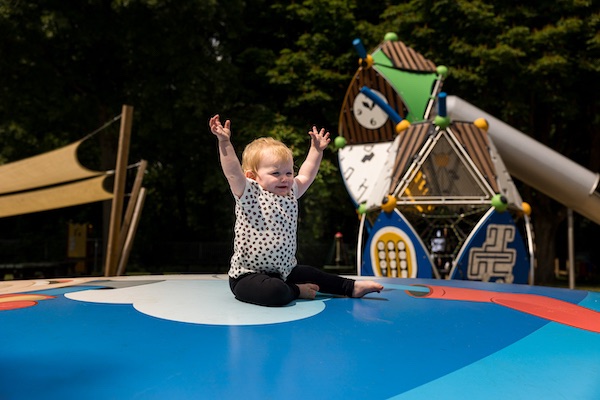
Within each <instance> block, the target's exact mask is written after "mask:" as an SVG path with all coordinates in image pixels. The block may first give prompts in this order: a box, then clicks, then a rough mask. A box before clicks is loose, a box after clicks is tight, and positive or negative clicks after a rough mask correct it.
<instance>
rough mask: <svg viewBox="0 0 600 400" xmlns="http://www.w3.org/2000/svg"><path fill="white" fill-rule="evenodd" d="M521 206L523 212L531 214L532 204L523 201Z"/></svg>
mask: <svg viewBox="0 0 600 400" xmlns="http://www.w3.org/2000/svg"><path fill="white" fill-rule="evenodd" d="M521 208H522V209H523V214H525V215H531V206H530V205H529V203H526V202H523V203H521Z"/></svg>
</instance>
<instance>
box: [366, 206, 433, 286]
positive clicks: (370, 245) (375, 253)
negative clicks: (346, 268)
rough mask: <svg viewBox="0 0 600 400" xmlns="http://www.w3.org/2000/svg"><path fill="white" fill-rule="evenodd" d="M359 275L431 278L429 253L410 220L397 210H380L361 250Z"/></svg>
mask: <svg viewBox="0 0 600 400" xmlns="http://www.w3.org/2000/svg"><path fill="white" fill-rule="evenodd" d="M362 260H363V263H362V267H361V275H365V276H389V277H401V278H431V277H432V268H433V265H432V263H431V259H430V258H429V253H428V251H427V249H426V247H425V245H424V244H423V242H422V241H421V238H420V237H419V235H417V233H416V232H415V230H414V229H413V228H412V226H411V225H410V223H409V222H408V221H407V220H406V218H404V216H403V215H402V214H401V213H400V212H399V211H398V210H396V209H395V210H394V211H393V212H391V213H386V212H381V213H380V214H379V216H378V217H377V220H376V221H375V223H374V224H373V227H372V228H371V231H370V235H369V238H368V240H367V243H366V245H365V247H364V250H363V258H362Z"/></svg>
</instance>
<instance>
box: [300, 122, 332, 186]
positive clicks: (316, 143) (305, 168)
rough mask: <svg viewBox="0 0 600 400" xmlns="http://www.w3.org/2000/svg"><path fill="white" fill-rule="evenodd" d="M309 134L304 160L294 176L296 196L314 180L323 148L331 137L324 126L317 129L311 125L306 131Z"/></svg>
mask: <svg viewBox="0 0 600 400" xmlns="http://www.w3.org/2000/svg"><path fill="white" fill-rule="evenodd" d="M308 134H309V135H310V149H309V150H308V154H307V155H306V160H304V162H303V163H302V166H301V167H300V171H298V175H297V176H296V183H297V185H298V197H300V196H302V195H303V194H304V193H305V192H306V190H307V189H308V188H309V186H310V185H311V184H312V183H313V181H314V180H315V177H316V176H317V172H319V166H320V165H321V160H322V159H323V150H325V149H326V148H327V145H329V142H330V141H331V139H329V132H325V129H324V128H321V130H320V131H317V127H316V126H313V128H312V130H311V131H308Z"/></svg>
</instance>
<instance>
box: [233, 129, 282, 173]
mask: <svg viewBox="0 0 600 400" xmlns="http://www.w3.org/2000/svg"><path fill="white" fill-rule="evenodd" d="M265 151H268V152H269V153H270V154H271V155H273V156H274V157H275V158H277V159H278V160H293V159H294V157H293V155H292V150H290V148H289V147H287V146H286V145H285V144H284V143H283V142H281V141H279V140H276V139H273V138H271V137H263V138H258V139H255V140H253V141H252V142H250V143H249V144H248V145H247V146H246V148H245V149H244V152H243V153H242V170H243V171H244V173H246V172H253V173H256V172H257V171H258V165H259V164H260V160H261V158H262V156H263V154H264V152H265Z"/></svg>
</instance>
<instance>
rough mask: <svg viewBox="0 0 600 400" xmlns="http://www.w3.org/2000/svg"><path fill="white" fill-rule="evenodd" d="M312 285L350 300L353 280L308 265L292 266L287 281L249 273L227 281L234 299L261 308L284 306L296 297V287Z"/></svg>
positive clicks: (277, 276)
mask: <svg viewBox="0 0 600 400" xmlns="http://www.w3.org/2000/svg"><path fill="white" fill-rule="evenodd" d="M301 283H314V284H315V285H317V286H319V291H320V292H322V293H329V294H337V295H341V296H348V297H352V291H353V290H354V280H353V279H348V278H344V277H342V276H339V275H334V274H329V273H327V272H324V271H321V270H320V269H317V268H315V267H311V266H309V265H296V266H295V267H294V269H292V272H291V273H290V275H289V276H288V278H287V280H286V281H284V280H283V279H281V276H280V275H279V274H276V273H272V274H266V273H250V274H245V275H242V276H240V277H239V278H237V279H233V278H231V277H230V278H229V286H230V287H231V291H232V292H233V294H234V295H235V298H236V299H238V300H240V301H244V302H246V303H252V304H258V305H261V306H285V305H286V304H289V303H290V302H292V301H293V300H295V299H297V298H298V297H299V296H300V289H299V288H298V286H296V285H297V284H301Z"/></svg>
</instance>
